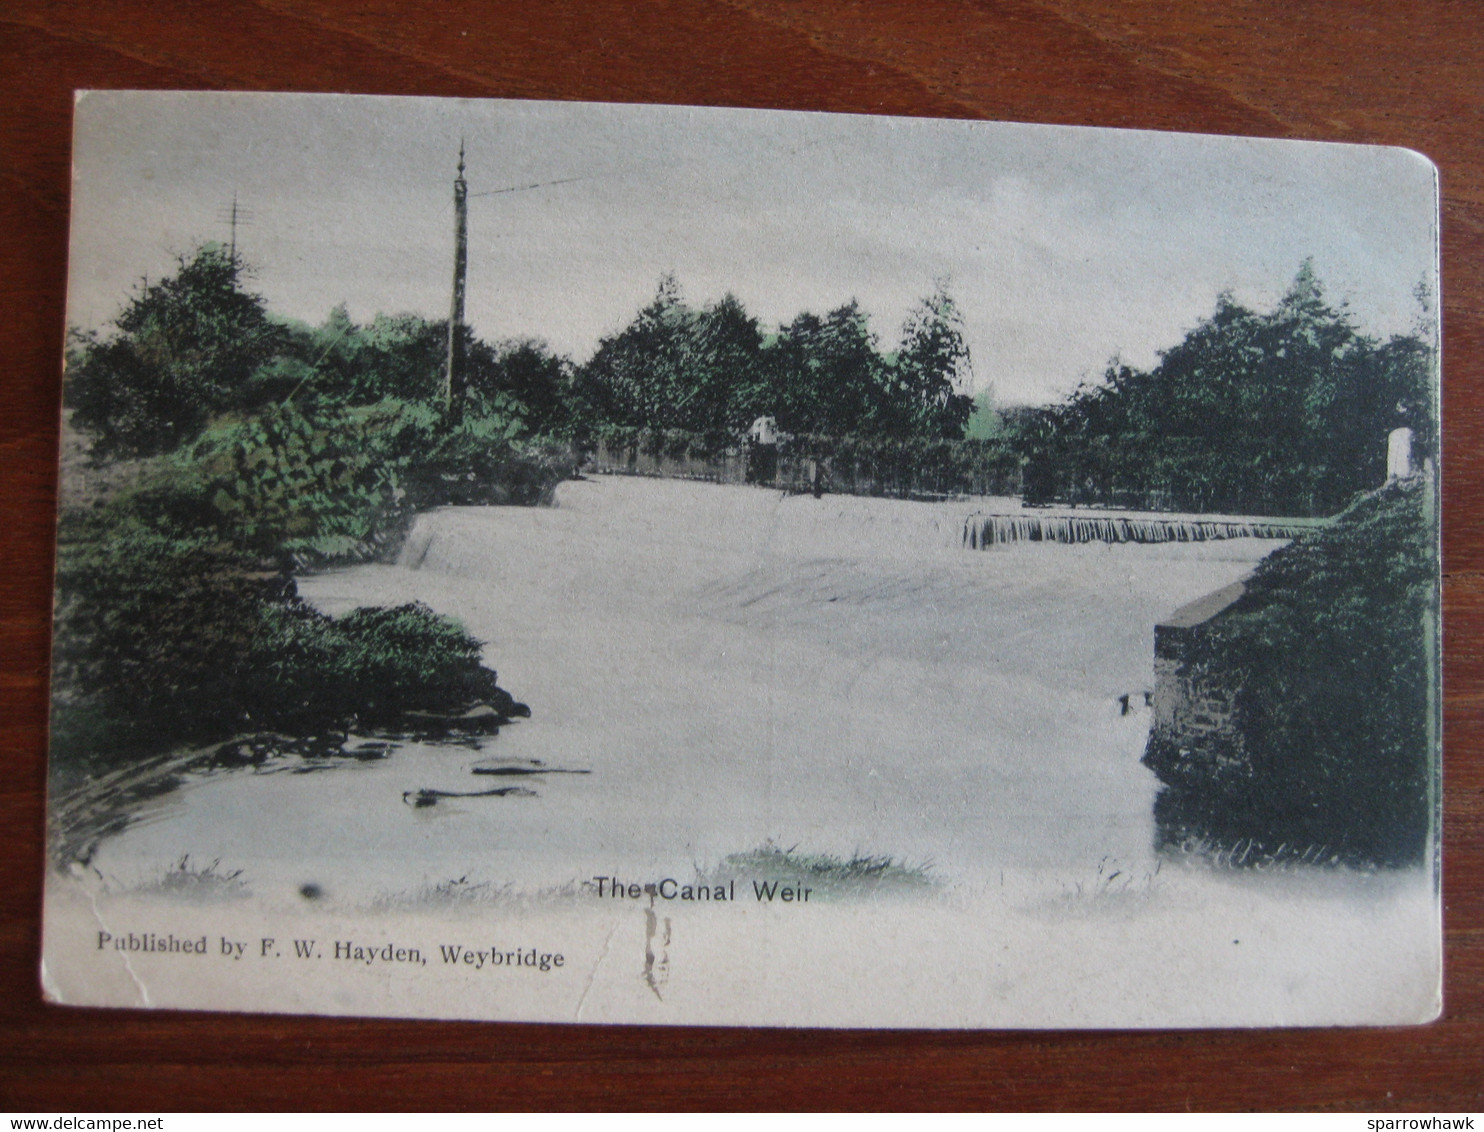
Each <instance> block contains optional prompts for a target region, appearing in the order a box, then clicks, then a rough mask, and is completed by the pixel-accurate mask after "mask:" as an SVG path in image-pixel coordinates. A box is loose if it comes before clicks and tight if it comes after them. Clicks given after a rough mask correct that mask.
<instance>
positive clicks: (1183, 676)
mask: <svg viewBox="0 0 1484 1132" xmlns="http://www.w3.org/2000/svg"><path fill="white" fill-rule="evenodd" d="M1246 592H1247V583H1246V582H1245V581H1240V582H1234V583H1232V584H1231V585H1229V586H1226V587H1224V588H1223V589H1219V590H1217V591H1216V592H1215V593H1211V594H1207V595H1206V596H1205V597H1203V598H1199V599H1198V600H1196V601H1193V602H1191V603H1190V604H1189V605H1185V606H1182V607H1181V608H1179V609H1177V610H1176V611H1175V612H1174V614H1172V615H1171V616H1170V618H1169V619H1168V620H1166V621H1164V622H1163V623H1161V624H1159V625H1156V626H1155V627H1154V695H1153V697H1152V698H1151V700H1150V706H1151V708H1152V710H1153V720H1152V723H1151V725H1150V732H1149V746H1148V748H1147V750H1146V751H1145V754H1144V762H1145V764H1146V765H1147V766H1149V767H1150V768H1151V769H1152V770H1154V771H1155V773H1156V774H1158V775H1159V777H1160V778H1161V779H1162V780H1163V781H1165V782H1166V783H1172V784H1174V783H1180V782H1190V783H1193V782H1195V781H1197V780H1209V779H1210V778H1211V777H1213V776H1217V775H1220V774H1221V772H1223V771H1225V770H1228V769H1229V768H1234V767H1237V766H1239V765H1241V764H1242V763H1243V762H1244V761H1245V756H1246V751H1245V747H1244V742H1243V737H1242V733H1241V731H1240V730H1239V729H1238V728H1237V726H1236V705H1235V697H1236V689H1235V688H1233V687H1231V686H1230V684H1229V683H1228V682H1227V681H1226V679H1225V676H1224V674H1223V673H1220V672H1207V671H1205V670H1204V669H1203V668H1202V667H1201V666H1200V665H1198V664H1196V663H1194V662H1193V660H1192V658H1193V657H1194V656H1195V655H1196V653H1197V651H1198V646H1199V643H1200V640H1201V638H1202V636H1203V634H1204V633H1205V631H1206V630H1207V629H1208V627H1209V626H1210V625H1211V624H1212V623H1213V622H1214V621H1216V620H1217V619H1218V618H1219V617H1220V616H1221V615H1222V614H1223V613H1225V612H1226V610H1228V609H1229V608H1231V606H1232V605H1234V604H1235V603H1236V602H1237V600H1238V599H1239V598H1241V596H1242V595H1243V594H1244V593H1246Z"/></svg>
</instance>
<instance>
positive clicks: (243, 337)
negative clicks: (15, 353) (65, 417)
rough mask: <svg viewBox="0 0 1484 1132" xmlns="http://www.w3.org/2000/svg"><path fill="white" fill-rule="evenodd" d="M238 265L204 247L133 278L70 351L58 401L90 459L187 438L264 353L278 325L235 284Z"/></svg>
mask: <svg viewBox="0 0 1484 1132" xmlns="http://www.w3.org/2000/svg"><path fill="white" fill-rule="evenodd" d="M242 274H243V269H242V264H241V262H240V261H239V260H236V259H234V258H232V257H231V256H230V255H229V254H228V253H227V252H226V251H225V250H224V249H223V248H221V247H219V246H218V245H215V244H207V245H204V246H203V247H201V248H199V249H198V250H197V251H196V253H195V254H194V255H193V256H191V257H189V258H187V257H184V256H183V257H181V259H180V261H179V269H178V271H177V272H176V274H175V275H174V276H172V277H170V278H167V279H163V280H161V281H160V282H158V283H154V284H142V285H141V286H140V288H139V290H138V292H137V293H136V294H135V295H134V297H133V298H131V299H130V301H129V302H128V304H127V305H126V306H125V307H124V310H123V311H122V313H120V315H119V316H118V318H117V319H115V320H114V325H115V328H116V331H117V332H116V333H115V334H114V335H113V336H112V337H109V338H107V339H98V338H96V337H93V338H85V339H84V340H83V341H81V342H80V343H77V348H75V349H74V350H73V351H72V362H73V363H74V364H69V366H68V374H67V386H66V403H67V405H68V406H69V407H71V408H72V409H73V410H74V413H73V419H74V421H75V422H76V423H77V424H78V425H79V426H80V427H82V428H86V429H88V430H90V431H92V432H94V433H95V434H96V436H97V441H96V450H97V452H98V453H99V454H100V455H112V454H121V455H149V454H152V453H156V452H162V451H165V450H166V449H169V448H171V447H173V446H174V445H176V444H178V443H180V442H181V441H183V440H186V439H189V438H190V437H192V436H194V435H195V434H196V433H197V432H199V431H200V429H201V428H202V427H203V426H204V425H205V424H206V421H207V420H208V419H209V417H210V416H211V414H212V413H214V412H217V411H220V410H221V409H223V408H225V407H227V406H228V405H231V404H233V403H234V402H235V400H236V399H237V397H238V396H239V393H240V391H241V389H242V388H243V387H244V386H245V385H246V384H247V382H248V379H249V378H250V376H251V375H252V374H254V373H255V372H256V371H257V370H258V369H259V368H260V367H261V366H262V365H264V364H265V363H266V362H268V361H269V360H270V359H271V358H272V357H274V356H275V355H276V354H277V352H278V350H279V348H280V346H281V345H282V342H283V337H284V336H283V332H282V328H281V327H279V326H278V325H277V324H275V323H274V322H272V321H271V320H270V319H269V318H268V315H267V312H266V310H265V308H264V305H263V300H262V299H261V298H260V297H259V296H257V295H254V294H250V293H249V292H247V291H244V290H243V289H242Z"/></svg>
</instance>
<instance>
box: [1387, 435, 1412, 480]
mask: <svg viewBox="0 0 1484 1132" xmlns="http://www.w3.org/2000/svg"><path fill="white" fill-rule="evenodd" d="M1411 474H1412V430H1411V429H1409V428H1394V429H1392V430H1391V435H1390V436H1388V437H1387V438H1386V482H1387V483H1390V482H1391V481H1392V480H1397V479H1405V478H1406V477H1407V476H1410V475H1411Z"/></svg>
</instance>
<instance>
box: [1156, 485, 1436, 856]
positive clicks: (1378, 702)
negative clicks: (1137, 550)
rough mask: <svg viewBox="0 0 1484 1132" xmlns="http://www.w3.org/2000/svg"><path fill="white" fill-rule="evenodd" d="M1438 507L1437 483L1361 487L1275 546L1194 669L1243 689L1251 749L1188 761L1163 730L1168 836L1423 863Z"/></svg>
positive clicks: (1239, 692)
mask: <svg viewBox="0 0 1484 1132" xmlns="http://www.w3.org/2000/svg"><path fill="white" fill-rule="evenodd" d="M1438 600H1439V594H1438V576H1437V560H1436V511H1435V507H1434V497H1433V486H1432V484H1431V482H1429V481H1428V480H1427V479H1426V478H1424V477H1414V478H1412V479H1410V480H1402V481H1397V482H1393V483H1392V484H1390V485H1388V486H1387V487H1385V488H1383V489H1382V490H1380V491H1378V492H1374V493H1371V494H1369V495H1365V496H1362V497H1361V498H1360V499H1359V500H1357V501H1356V502H1355V503H1354V504H1352V506H1351V507H1350V508H1348V509H1347V510H1346V511H1345V512H1344V513H1343V514H1342V515H1341V516H1340V517H1339V518H1338V519H1337V520H1336V522H1335V523H1334V524H1333V525H1332V526H1330V527H1328V528H1322V529H1320V530H1318V531H1316V532H1315V533H1314V534H1312V535H1309V536H1306V537H1305V538H1303V539H1300V540H1298V541H1297V542H1294V543H1292V544H1290V545H1289V546H1287V547H1285V548H1283V549H1282V550H1279V551H1277V552H1276V553H1274V554H1273V555H1271V556H1269V557H1268V558H1267V559H1266V560H1265V561H1264V562H1263V563H1262V564H1261V565H1260V566H1259V567H1258V569H1257V571H1256V572H1255V573H1254V575H1253V577H1252V578H1251V580H1250V581H1249V582H1248V586H1247V591H1246V593H1245V594H1244V596H1243V597H1242V598H1241V599H1240V600H1239V601H1238V602H1237V604H1235V605H1233V606H1232V607H1231V608H1230V609H1229V610H1227V611H1226V612H1225V613H1223V614H1221V615H1219V616H1218V617H1217V618H1215V619H1214V620H1213V621H1211V622H1209V623H1208V625H1207V626H1206V627H1205V628H1204V629H1203V631H1202V632H1201V634H1200V635H1199V637H1197V638H1196V641H1195V643H1194V645H1193V649H1192V651H1193V655H1192V656H1190V657H1188V659H1187V663H1189V664H1193V665H1195V666H1196V670H1197V672H1198V674H1199V676H1200V677H1201V678H1202V679H1203V680H1205V681H1206V682H1208V683H1210V684H1214V685H1215V686H1220V687H1225V688H1227V689H1230V690H1231V691H1232V693H1233V697H1232V698H1233V703H1234V706H1235V723H1236V725H1237V731H1238V734H1239V735H1240V736H1241V743H1240V746H1239V749H1238V750H1237V751H1235V752H1228V753H1227V754H1228V757H1226V758H1221V759H1211V760H1204V759H1202V760H1192V759H1182V758H1181V757H1180V753H1179V752H1178V751H1177V750H1174V749H1169V747H1168V745H1167V744H1162V743H1161V741H1160V740H1159V738H1158V737H1157V736H1156V737H1155V738H1154V739H1153V740H1152V741H1151V744H1150V747H1149V750H1148V752H1147V753H1146V755H1145V762H1146V763H1147V764H1148V765H1149V766H1150V767H1151V768H1152V769H1153V770H1154V771H1155V773H1156V774H1158V775H1159V777H1160V778H1161V780H1162V781H1163V782H1164V783H1165V787H1164V790H1163V791H1162V793H1161V795H1160V797H1159V799H1158V801H1157V802H1156V806H1155V815H1156V818H1157V820H1158V824H1159V828H1160V836H1161V838H1162V840H1163V841H1164V842H1165V843H1167V844H1176V845H1180V844H1186V845H1190V844H1194V845H1205V846H1208V847H1214V848H1216V849H1218V850H1232V849H1234V848H1236V847H1239V846H1242V845H1246V846H1247V848H1248V849H1249V850H1250V852H1249V853H1248V854H1247V856H1248V858H1249V859H1250V860H1264V859H1274V858H1278V859H1283V858H1297V857H1299V856H1300V855H1302V854H1309V855H1310V856H1309V859H1315V858H1317V859H1323V860H1335V861H1339V862H1344V863H1348V864H1352V865H1360V866H1402V865H1412V864H1417V863H1419V862H1421V861H1422V860H1423V858H1424V855H1425V853H1426V852H1427V849H1428V846H1429V834H1430V831H1431V829H1432V823H1433V818H1434V808H1435V785H1436V784H1435V782H1434V780H1433V777H1432V774H1433V765H1434V758H1433V750H1434V744H1435V742H1436V730H1435V728H1436V725H1437V718H1438V717H1437V710H1438V709H1437V705H1436V703H1434V702H1433V700H1432V698H1431V694H1430V693H1431V689H1432V688H1433V687H1434V686H1435V680H1436V672H1435V666H1436V663H1437V657H1436V654H1435V651H1434V650H1435V649H1436V637H1435V635H1434V633H1433V632H1432V631H1431V626H1434V625H1436V623H1437V622H1436V618H1437V611H1438Z"/></svg>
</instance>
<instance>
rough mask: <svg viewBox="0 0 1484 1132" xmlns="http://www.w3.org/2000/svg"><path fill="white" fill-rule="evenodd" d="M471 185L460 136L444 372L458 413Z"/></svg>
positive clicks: (451, 407) (450, 408) (447, 406)
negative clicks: (450, 297)
mask: <svg viewBox="0 0 1484 1132" xmlns="http://www.w3.org/2000/svg"><path fill="white" fill-rule="evenodd" d="M468 200H469V186H468V184H466V183H465V181H464V142H463V139H462V138H461V139H459V175H458V176H457V177H455V178H454V182H453V301H452V302H451V303H450V305H449V310H448V365H447V367H446V369H445V371H444V375H443V410H444V412H445V413H450V412H452V413H455V414H456V413H457V412H458V406H459V405H460V404H461V403H462V401H463V393H464V388H463V376H464V375H463V373H462V372H461V371H462V369H463V356H462V355H463V350H464V336H463V334H462V330H463V326H464V276H465V275H466V274H467V272H468V268H469V204H468Z"/></svg>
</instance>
